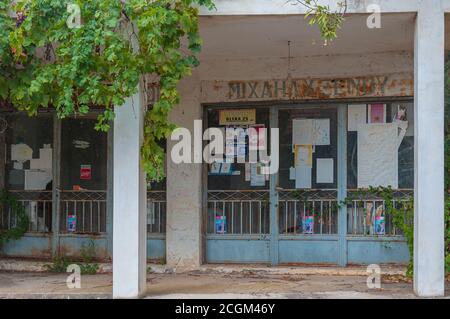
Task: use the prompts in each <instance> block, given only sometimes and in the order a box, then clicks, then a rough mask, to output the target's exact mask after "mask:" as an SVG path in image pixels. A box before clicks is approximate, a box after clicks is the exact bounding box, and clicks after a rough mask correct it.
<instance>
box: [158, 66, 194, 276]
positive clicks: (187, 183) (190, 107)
mask: <svg viewBox="0 0 450 319" xmlns="http://www.w3.org/2000/svg"><path fill="white" fill-rule="evenodd" d="M179 89H180V94H181V103H180V105H179V106H177V107H176V108H175V109H174V110H173V111H172V113H171V116H170V117H171V121H172V122H174V123H175V124H177V125H178V127H184V128H187V129H189V131H190V132H191V135H192V142H193V141H194V120H198V119H202V108H201V105H200V81H199V78H198V72H197V71H195V70H194V72H193V75H192V76H190V77H188V78H186V79H184V80H183V81H182V82H181V84H180V86H179ZM175 143H177V142H176V141H171V140H170V138H169V139H168V141H167V227H166V260H167V265H168V266H169V267H173V268H179V269H180V268H183V269H195V268H197V267H199V266H200V264H201V261H202V241H201V238H202V236H201V234H202V164H185V163H182V164H175V163H174V162H173V161H172V159H171V157H170V152H171V150H172V146H173V145H174V144H175ZM193 158H194V157H193V154H192V159H193Z"/></svg>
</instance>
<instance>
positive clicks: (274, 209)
mask: <svg viewBox="0 0 450 319" xmlns="http://www.w3.org/2000/svg"><path fill="white" fill-rule="evenodd" d="M274 128H278V110H277V108H276V106H271V108H270V129H274ZM269 134H270V132H269V133H268V135H269ZM270 142H271V143H272V141H270ZM274 151H275V152H279V150H273V149H270V154H272V152H274ZM269 183H270V249H269V254H270V262H271V264H272V266H275V265H278V262H279V258H278V231H279V227H278V191H277V188H276V187H277V185H278V172H277V173H276V174H272V175H270V181H269Z"/></svg>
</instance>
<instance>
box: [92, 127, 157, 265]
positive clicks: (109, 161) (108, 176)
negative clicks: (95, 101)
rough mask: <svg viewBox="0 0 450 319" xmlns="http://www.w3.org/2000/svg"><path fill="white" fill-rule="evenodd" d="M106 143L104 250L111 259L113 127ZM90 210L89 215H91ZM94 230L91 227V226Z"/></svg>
mask: <svg viewBox="0 0 450 319" xmlns="http://www.w3.org/2000/svg"><path fill="white" fill-rule="evenodd" d="M106 138H107V143H106V145H107V146H106V171H107V174H106V249H107V251H108V255H109V258H112V251H113V213H114V211H113V206H114V205H113V203H114V202H113V194H114V192H113V185H114V184H113V179H114V176H113V173H114V166H113V154H114V149H113V146H114V143H113V142H114V140H113V139H114V125H111V126H110V128H109V130H108V135H107V137H106ZM92 213H93V212H92V210H91V214H92ZM152 227H153V226H152ZM91 228H92V229H94V227H93V226H91Z"/></svg>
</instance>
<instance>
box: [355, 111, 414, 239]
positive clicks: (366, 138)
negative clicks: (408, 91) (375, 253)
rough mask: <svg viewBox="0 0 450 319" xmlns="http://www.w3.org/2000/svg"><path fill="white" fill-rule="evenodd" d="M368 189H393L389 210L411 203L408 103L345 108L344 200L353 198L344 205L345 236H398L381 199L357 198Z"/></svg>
mask: <svg viewBox="0 0 450 319" xmlns="http://www.w3.org/2000/svg"><path fill="white" fill-rule="evenodd" d="M370 186H372V187H378V186H381V187H392V189H393V190H394V203H393V205H401V204H402V202H403V201H408V200H409V198H411V196H412V194H413V192H412V190H413V188H414V106H413V103H406V102H391V103H382V102H379V103H371V104H351V105H349V106H348V121H347V187H348V196H349V197H351V198H353V201H352V203H351V204H349V205H348V225H347V228H348V233H349V234H353V235H376V236H384V235H392V236H394V235H401V233H400V232H399V230H397V229H395V227H394V223H393V216H390V215H387V214H386V212H385V208H384V207H385V203H384V202H383V198H380V197H379V196H378V195H376V194H371V193H367V194H365V193H364V192H363V193H361V192H357V190H360V189H367V188H369V187H370ZM358 194H359V195H358ZM360 194H362V195H360ZM399 207H400V206H399Z"/></svg>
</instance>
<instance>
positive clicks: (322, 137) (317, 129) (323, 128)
mask: <svg viewBox="0 0 450 319" xmlns="http://www.w3.org/2000/svg"><path fill="white" fill-rule="evenodd" d="M313 123H314V125H313V143H312V144H313V145H330V119H316V120H314V122H313Z"/></svg>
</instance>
